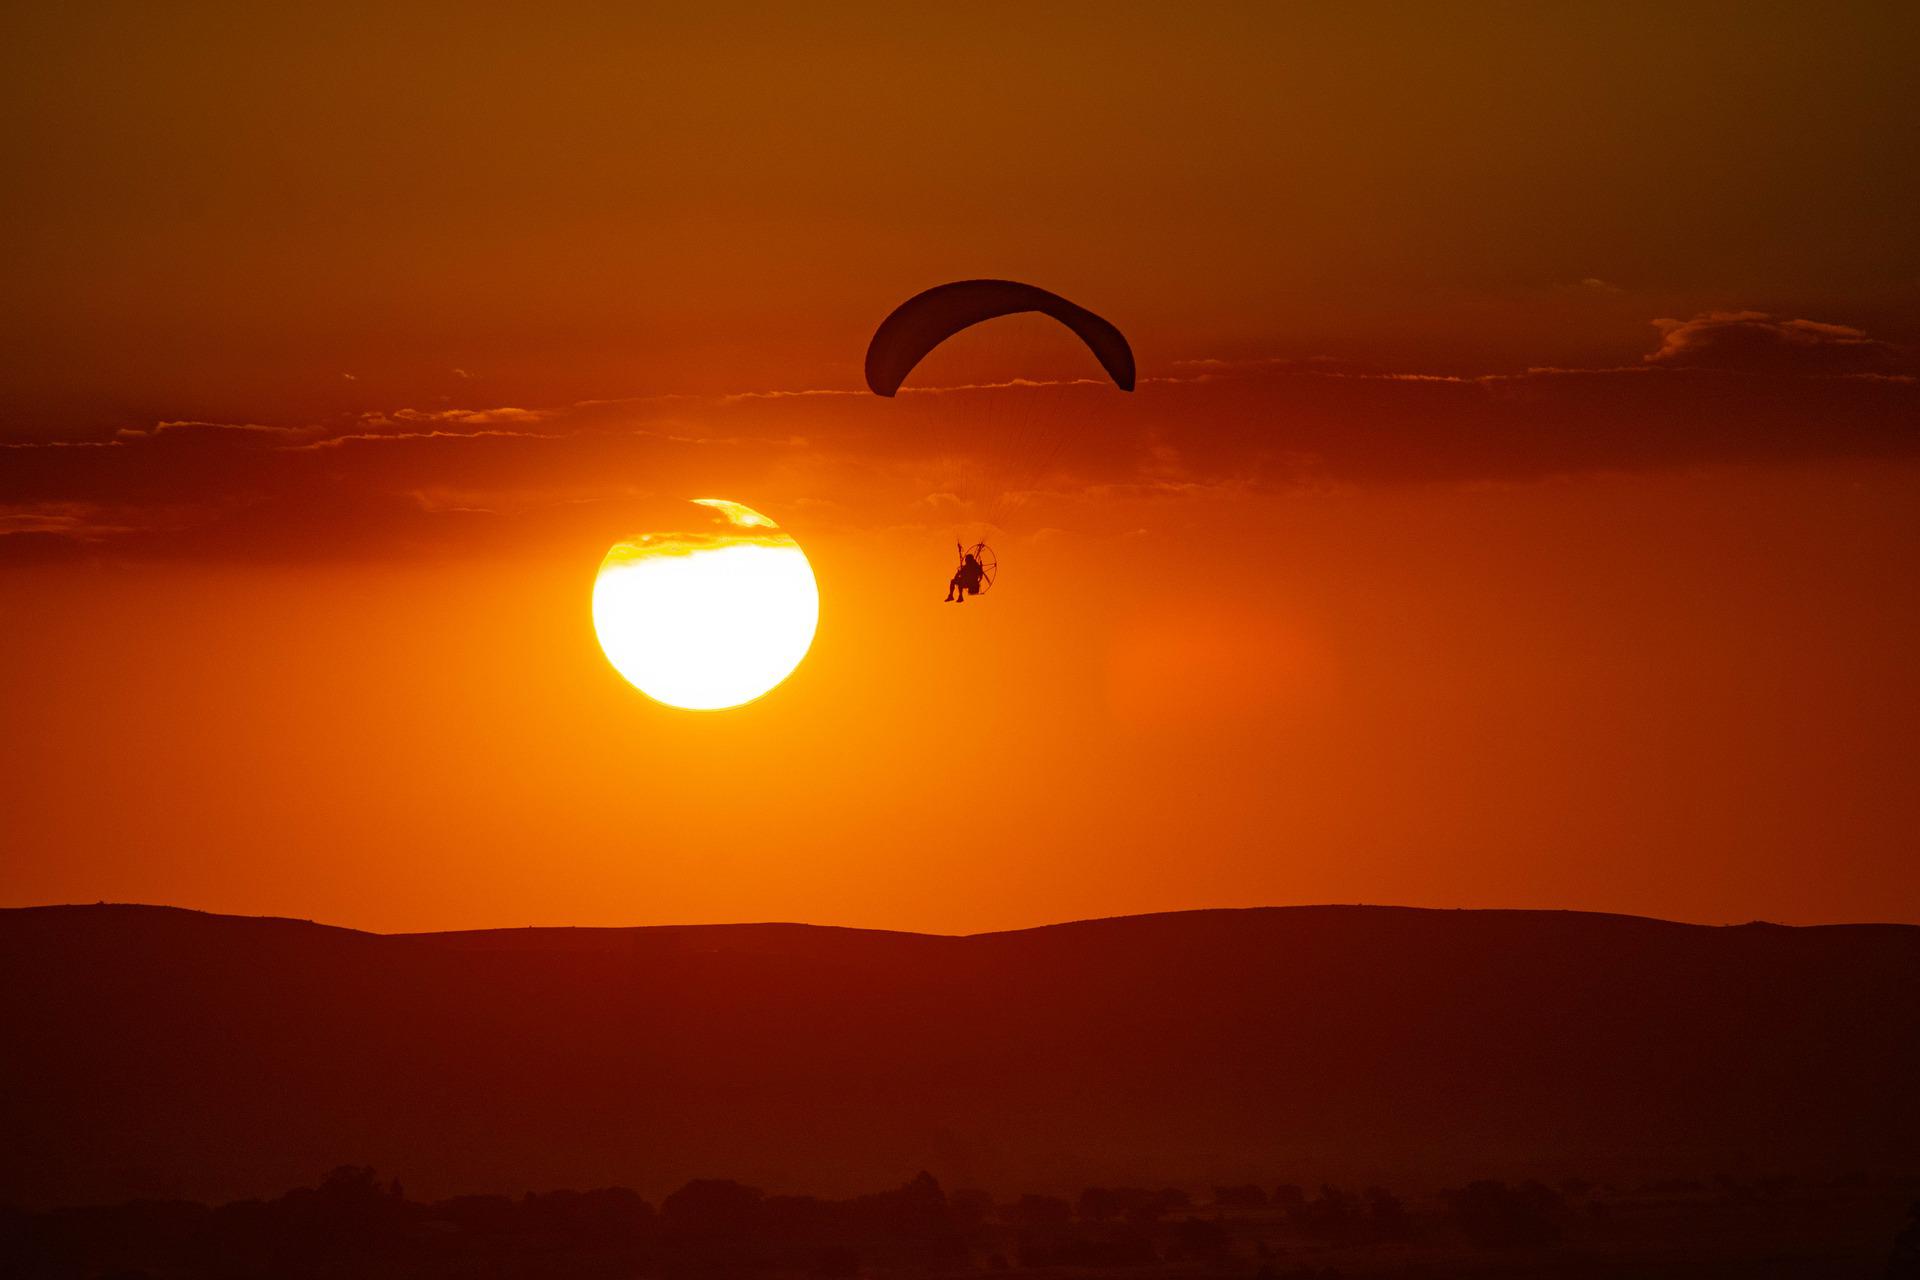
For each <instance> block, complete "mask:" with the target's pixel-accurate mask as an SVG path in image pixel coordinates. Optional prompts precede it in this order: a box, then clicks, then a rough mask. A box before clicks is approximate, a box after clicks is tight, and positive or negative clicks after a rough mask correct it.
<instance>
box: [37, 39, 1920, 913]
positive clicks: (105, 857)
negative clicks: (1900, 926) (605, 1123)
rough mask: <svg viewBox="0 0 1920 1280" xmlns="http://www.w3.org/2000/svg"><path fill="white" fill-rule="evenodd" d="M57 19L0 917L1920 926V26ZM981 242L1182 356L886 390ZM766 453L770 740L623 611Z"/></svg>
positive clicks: (1053, 348) (980, 349)
mask: <svg viewBox="0 0 1920 1280" xmlns="http://www.w3.org/2000/svg"><path fill="white" fill-rule="evenodd" d="M4 35H5V38H4V39H0V161H3V162H4V165H5V168H6V171H7V173H8V174H9V180H8V182H7V183H6V184H5V187H4V190H0V260H3V261H0V303H3V304H4V305H0V621H3V622H4V626H0V716H3V717H4V721H3V722H4V725H5V730H4V736H0V765H3V766H4V767H3V768H0V902H5V903H7V904H26V903H39V902H51V901H69V900H84V901H92V900H95V899H99V898H106V899H109V900H136V901H152V902H167V903H175V904H179V905H185V906H194V907H204V908H209V909H214V910H222V911H234V912H247V913H272V914H284V915H292V916H300V917H312V918H318V919H323V920H327V921H330V922H335V923H343V924H351V925H358V926H364V927H370V928H378V929H390V930H398V929H432V928H448V927H463V926H479V925H515V924H527V923H541V924H636V923H653V922H678V921H721V920H760V919H792V920H807V921H816V922H822V923H840V924H859V925H875V926H886V927H897V928H915V929H937V930H945V931H967V930H977V929H987V928H998V927H1006V926H1014V925H1024V924H1034V923H1041V922H1046V921H1052V920H1059V919H1067V918H1074V917H1080V916H1088V915H1102V914H1114V913H1121V912H1134V911H1150V910H1162V909H1171V908H1181V907H1193V906H1209V905H1255V904H1274V903H1304V902H1328V901H1334V902H1351V901H1365V902H1392V903H1408V904H1415V905H1431V906H1538V907H1569V908H1582V909H1595V910H1612V911H1629V912H1637V913H1644V914H1651V915H1660V916H1669V917H1677V918H1682V919H1690V920H1702V921H1737V920H1746V919H1751V918H1766V919H1774V920H1782V921H1793V922H1799V921H1827V920H1852V919H1883V920H1909V921H1920V859H1916V858H1915V856H1914V853H1915V846H1914V832H1915V831H1916V830H1920V788H1916V786H1915V783H1914V776H1913V767H1912V760H1913V737H1914V731H1915V726H1916V725H1920V669H1917V668H1916V663H1915V662H1914V658H1913V655H1914V654H1915V652H1916V651H1920V590H1916V585H1915V584H1916V581H1920V578H1917V577H1916V574H1915V572H1914V564H1915V559H1916V553H1920V381H1917V380H1916V379H1917V378H1920V357H1917V355H1916V351H1917V349H1920V235H1916V234H1915V233H1914V225H1915V217H1914V212H1915V210H1916V209H1920V178H1916V176H1915V175H1916V174H1920V102H1917V101H1916V92H1915V90H1914V88H1913V76H1912V68H1913V67H1914V65H1916V59H1917V58H1920V11H1915V10H1914V9H1913V8H1912V7H1911V6H1890V5H1877V6H1868V5H1862V6H1842V7H1838V8H1834V7H1820V8H1816V7H1813V6H1761V5H1753V4H1738V5H1688V6H1681V7H1678V8H1676V7H1673V6H1671V5H1660V6H1654V5H1645V6H1633V5H1619V4H1609V5H1595V6H1591V7H1586V8H1571V9H1569V8H1568V7H1564V6H1555V7H1552V8H1550V9H1543V8H1540V7H1538V6H1520V5H1514V6H1505V5H1490V6H1454V5H1435V6H1431V7H1420V6H1407V5H1394V6H1342V7H1338V8H1335V9H1327V8H1325V7H1304V6H1303V7H1298V8H1293V7H1283V6H1246V7H1205V6H1192V5H1181V6H1177V7H1176V6H1168V7H1166V8H1163V9H1158V10H1154V9H1148V8H1145V7H1122V8H1119V9H1118V11H1116V7H1114V6H1086V7H1079V8H1076V7H1069V6H1064V5H1061V6H1051V5H1050V6H1033V5H1009V6H1002V7H994V6H967V7H965V8H963V9H949V10H940V11H937V12H925V11H921V10H903V9H900V8H898V7H897V6H889V7H878V6H874V7H868V8H864V9H863V8H860V7H857V6H841V7H839V8H838V9H836V11H835V12H833V13H832V14H821V13H813V12H807V11H803V10H799V9H795V8H788V7H776V6H768V7H732V8H716V7H714V6H711V5H700V6H688V7H686V8H684V9H681V10H678V11H672V10H666V9H662V8H659V7H646V8H643V7H641V6H628V5H618V6H616V5H606V6H579V5H563V4H562V5H556V4H546V5H541V6H529V7H523V8H517V9H509V8H494V7H488V8H485V9H484V10H475V9H474V8H472V7H468V6H450V5H449V6H426V5H400V6H395V5H391V4H387V5H379V6H374V5H369V6H366V7H364V8H361V7H356V6H346V5H342V6H337V7H333V8H331V9H329V10H328V11H327V12H326V13H324V14H321V13H318V12H307V13H303V14H289V13H281V12H266V11H263V10H261V9H260V8H258V7H255V6H237V5H236V6H231V7H216V6H161V7H156V6H148V5H127V6H112V5H95V6H86V7H76V6H56V5H16V6H14V7H12V8H11V9H10V10H9V16H8V18H7V19H6V23H5V32H4ZM976 275H992V276H1006V277H1013V278H1019V279H1028V280H1032V281H1034V282H1036V283H1039V284H1043V285H1046V286H1048V287H1050V288H1054V289H1057V290H1059V291H1060V292H1062V293H1065V294H1067V295H1068V296H1070V297H1072V298H1074V299H1076V300H1077V301H1080V302H1082V303H1084V304H1086V305H1088V306H1090V307H1093V308H1095V309H1096V310H1098V311H1100V312H1101V313H1102V314H1104V315H1106V316H1108V317H1109V318H1110V319H1112V320H1114V321H1115V322H1116V323H1118V324H1119V325H1120V326H1121V327H1122V328H1124V329H1125V330H1126V331H1127V333H1128V334H1129V336H1130V337H1131V338H1132V340H1133V343H1134V347H1135V350H1136V352H1137V354H1138V357H1139V361H1140V369H1141V376H1142V382H1141V387H1140V390H1139V391H1138V392H1136V393H1135V394H1134V395H1132V396H1123V395H1121V394H1119V393H1118V392H1114V391H1112V390H1110V389H1107V388H1103V387H1100V386H1098V385H1095V384H1093V383H1082V382H1078V381H1075V380H1078V379H1091V378H1094V377H1097V375H1098V369H1097V366H1095V365H1094V364H1093V362H1092V360H1091V358H1090V357H1088V356H1087V355H1086V353H1084V352H1082V351H1080V350H1078V349H1076V348H1075V347H1074V345H1073V343H1072V341H1071V340H1070V339H1069V338H1067V337H1065V336H1064V335H1063V334H1060V333H1056V332H1053V331H1051V330H1050V329H1048V327H1047V326H1046V324H1045V322H1041V321H1025V320H1022V321H1012V322H1007V323H1005V324H1002V325H998V326H994V327H992V328H991V329H989V330H982V331H980V332H978V333H977V334H972V335H967V336H966V337H965V338H963V339H962V340H958V341H956V342H955V343H954V344H952V346H951V348H950V349H947V350H943V351H942V352H940V353H937V354H936V356H935V357H934V358H932V359H931V360H929V362H928V363H927V365H925V366H923V368H922V370H921V371H920V373H919V374H918V375H917V377H916V381H917V382H918V383H919V384H920V385H921V386H922V387H925V388H942V387H944V388H960V387H966V386H968V385H971V384H977V383H982V382H988V383H991V382H998V381H1004V380H1006V379H1008V378H1011V377H1014V376H1022V377H1025V378H1028V379H1030V380H1033V381H1035V382H1039V383H1042V384H1057V383H1064V385H1040V386H1010V387H989V388H986V389H973V390H950V391H946V392H939V393H936V392H932V391H924V390H923V391H922V392H920V393H919V394H917V395H912V394H909V395H903V396H902V397H901V398H900V399H898V400H897V401H890V402H888V401H879V400H877V399H875V398H874V397H871V396H869V395H867V394H866V393H865V392H864V390H863V388H862V387H861V383H860V373H859V369H860V360H861V356H862V354H863V352H864V348H865V343H866V339H867V337H868V335H869V334H870V333H871V331H872V328H873V326H874V325H875V324H877V323H878V321H879V320H880V318H881V317H882V316H884V315H885V314H886V312H887V311H888V310H889V309H890V308H891V307H892V306H893V305H894V304H895V303H897V302H898V301H900V300H901V299H902V298H904V297H906V296H907V295H909V294H911V293H913V292H915V291H917V290H919V289H921V288H924V287H927V286H928V285H931V284H935V283H938V282H940V281H943V280H947V279H954V278H961V277H967V276H976ZM796 393H800V394H796ZM707 496H719V497H726V498H730V499H734V500H737V501H740V502H744V503H748V504H750V505H751V506H753V507H755V508H757V509H759V510H761V511H764V512H766V513H767V514H768V515H770V516H772V517H773V518H775V519H776V520H778V521H779V522H780V523H781V525H782V526H783V527H785V528H786V529H788V530H789V531H791V532H792V533H793V534H794V536H795V537H797V538H798V539H799V540H800V542H801V544H802V545H803V546H804V547H805V549H806V550H807V553H808V555H809V556H810V558H811V559H812V561H813V564H814V566H815V569H816V572H817V574H818V576H819V579H820V586H821V593H822V612H821V626H820V632H819V636H818V639H817V640H816V643H815V647H814V650H813V653H812V655H811V656H810V657H809V659H808V660H807V661H806V662H805V663H804V664H803V665H802V667H801V668H800V670H799V672H798V673H796V675H795V676H794V677H793V678H792V679H791V680H789V681H788V682H787V684H785V685H784V686H782V687H781V688H780V689H778V690H776V691H775V692H774V693H773V694H771V695H770V696H769V697H768V698H766V699H764V700H762V701H761V702H758V703H755V704H753V705H751V706H749V707H747V708H744V709H741V710H738V711H733V712H727V713H721V714H716V715H707V716H700V715H692V714H688V713H682V712H674V711H670V710H668V709H665V708H662V707H659V706H656V705H654V704H652V703H650V702H648V701H647V700H646V699H645V698H643V697H642V696H641V695H639V694H638V693H636V692H634V691H633V690H631V689H630V688H629V687H627V686H626V685H625V684H624V683H623V682H622V681H621V680H620V679H619V677H618V676H617V675H616V674H615V673H614V672H613V671H612V669H611V668H610V667H609V666H608V665H607V663H606V662H605V660H604V658H603V657H602V656H601V654H600V651H599V648H598V646H597V644H596V642H595V639H594V636H593V633H592V626H591V618H590V614H589V594H590V590H591V585H592V580H593V574H594V571H595V570H596V569H597V567H598V565H599V563H600V560H601V557H602V556H603V555H604V554H605V552H606V549H607V547H608V546H609V545H611V544H612V543H614V542H616V541H619V540H620V539H622V538H624V537H626V536H629V535H631V534H634V533H637V532H642V531H644V530H646V529H648V528H650V527H657V526H658V522H660V521H662V520H665V521H669V522H671V521H672V520H673V519H674V518H675V517H674V515H673V514H672V513H673V512H675V511H677V510H680V509H682V508H681V506H680V504H681V503H682V502H683V500H684V499H687V498H692V497H707ZM984 531H991V533H992V537H993V541H994V542H995V544H996V546H998V547H999V548H1000V552H1001V557H1002V560H1003V563H1004V569H1003V574H1004V576H1003V580H1002V583H1001V585H1000V587H999V588H997V589H996V592H995V593H994V594H993V596H992V597H991V598H990V599H989V600H987V601H984V602H982V603H983V606H984V607H982V608H978V609H973V608H969V609H967V610H966V611H964V615H961V611H958V610H949V609H945V608H942V607H940V605H939V597H940V593H941V592H942V591H943V590H944V585H945V578H946V575H947V573H948V572H949V571H950V569H951V563H950V561H951V552H950V548H951V544H952V542H953V540H954V537H955V535H956V534H957V533H967V532H971V533H973V535H974V536H979V534H980V533H981V532H984ZM956 615H960V616H956Z"/></svg>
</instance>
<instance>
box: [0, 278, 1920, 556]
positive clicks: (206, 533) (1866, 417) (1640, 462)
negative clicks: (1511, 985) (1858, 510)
mask: <svg viewBox="0 0 1920 1280" xmlns="http://www.w3.org/2000/svg"><path fill="white" fill-rule="evenodd" d="M1659 328H1660V346H1659V349H1658V350H1656V351H1654V352H1652V353H1651V354H1650V355H1649V356H1648V357H1647V358H1646V359H1645V360H1644V361H1643V362H1641V363H1637V364H1634V365H1631V366H1628V367H1624V368H1595V369H1556V368H1537V369H1528V370H1522V371H1517V372H1514V371H1508V372H1489V373H1483V374H1478V375H1471V374H1461V373H1429V372H1422V371H1418V370H1392V369H1365V368H1361V367H1358V366H1355V365H1352V364H1349V363H1342V362H1337V361H1326V360H1311V359H1309V360H1296V359H1291V358H1285V357H1274V358H1236V359H1203V360H1193V361H1187V362H1183V364H1182V365H1181V366H1180V367H1178V368H1176V369H1172V370H1169V371H1168V372H1167V373H1165V374H1163V375H1160V376H1155V377H1151V378H1145V379H1142V381H1141V383H1140V387H1139V390H1138V391H1136V392H1135V393H1134V394H1132V395H1122V394H1120V393H1118V392H1115V391H1114V390H1113V389H1112V388H1111V387H1109V386H1106V385H1104V384H1100V383H1097V382H1080V381H1063V382H1054V383H1046V384H1036V383H1030V382H1024V381H1017V382H1008V383H1004V384H994V385H983V386H979V387H974V388H970V389H968V390H967V392H966V394H926V395H917V396H902V397H899V398H897V399H894V400H881V399H879V398H877V397H874V396H872V395H868V394H865V393H862V392H854V391H844V390H839V391H836V390H833V389H820V390H817V391H814V392H812V393H806V392H800V393H784V394H783V393H778V392H774V393H769V392H755V393H748V394H740V395H711V396H692V395H676V396H660V397H646V398H631V399H623V400H599V401H583V402H580V403H576V404H572V405H565V406H557V407H549V408H540V407H525V406H511V405H507V406H495V407H485V406H473V407H459V408H436V409H425V410H423V409H414V408H404V407H403V408H395V409H391V410H388V411H385V412H380V413H367V414H358V415H353V416H349V417H344V418H341V419H338V420H334V421H330V422H322V423H304V424H281V425H275V424H260V423H250V422H241V423H215V422H197V421H185V420H166V421H161V422H157V423H155V424H154V425H152V426H150V427H144V428H138V429H127V430H120V431H117V432H101V433H98V434H96V435H94V436H92V437H89V438H81V439H74V438H46V439H39V440H35V439H15V440H12V441H8V442H6V443H5V448H6V454H5V458H6V464H5V465H4V466H0V517H3V518H0V561H7V560H14V561H18V560H23V559H37V560H44V559H46V558H48V557H49V556H52V555H57V554H60V553H61V552H62V551H63V550H64V551H65V552H66V553H68V554H84V555H96V554H110V555H126V556H184V557H196V558H202V559H220V558H229V559H230V558H248V559H280V560H285V559H294V560H299V559H316V558H340V557H347V556H352V557H381V556H399V555H419V554H430V553H431V554H441V553H444V554H471V553H474V552H476V551H479V550H482V549H486V548H492V549H495V550H505V551H511V550H512V549H513V548H515V547H519V546H533V545H540V546H546V547H552V546H554V545H556V540H565V539H570V538H571V539H578V540H579V542H580V544H581V546H583V547H587V548H589V549H591V548H593V547H595V546H597V548H598V549H599V550H604V548H605V546H606V545H607V544H608V543H609V542H610V541H613V540H615V539H616V538H618V537H622V536H626V535H627V534H628V533H630V532H632V531H633V530H634V529H637V528H641V527H643V526H642V525H640V524H639V523H636V522H637V521H638V520H639V516H638V515H637V514H636V513H637V512H638V511H639V510H640V509H641V506H642V505H644V504H645V503H647V502H652V501H655V500H659V501H666V500H671V501H674V502H680V501H683V500H684V499H685V498H686V497H687V496H689V495H693V494H701V493H719V494H725V495H727V496H729V497H731V498H735V499H737V500H739V501H743V502H747V503H748V504H749V505H752V506H755V507H757V508H759V509H762V510H766V511H768V512H769V513H770V514H775V513H780V512H801V511H807V512H812V513H815V516H816V518H817V519H818V520H821V521H831V522H833V523H835V524H837V525H840V526H842V527H860V528H883V527H887V526H889V525H891V524H897V523H905V522H912V521H914V520H922V521H923V520H924V519H925V507H924V505H923V504H922V502H921V499H922V498H923V496H924V495H927V494H930V493H934V494H937V493H943V492H951V493H956V494H958V495H960V496H961V497H962V498H965V499H966V500H967V501H969V502H974V503H980V504H983V505H982V508H981V509H983V510H991V509H993V508H994V507H995V506H996V505H998V506H1001V507H1004V508H1006V509H1009V510H1015V511H1018V512H1019V513H1021V518H1023V519H1027V520H1028V521H1029V522H1030V523H1031V522H1039V523H1050V524H1060V523H1062V521H1078V522H1081V523H1082V524H1085V523H1086V522H1088V521H1094V522H1096V523H1097V522H1099V521H1101V520H1119V519H1123V518H1125V513H1124V511H1121V510H1119V508H1120V507H1124V505H1125V503H1126V502H1128V501H1135V500H1138V501H1146V500H1147V499H1146V497H1145V496H1143V495H1146V494H1148V493H1151V494H1152V495H1153V498H1152V500H1153V501H1155V502H1168V501H1181V500H1185V499H1184V498H1183V497H1182V495H1192V494H1202V493H1222V492H1233V493H1255V492H1262V491H1264V492H1275V491H1287V492H1298V491H1301V490H1306V489H1314V490H1317V489H1323V488H1326V487H1329V486H1364V485H1379V484H1434V483H1440V484H1450V483H1485V482H1530V481H1534V480H1539V479H1543V478H1547V477H1556V476H1567V475H1579V474H1591V473H1601V472H1630V471H1652V470H1660V469H1673V468H1684V467H1692V466H1700V465H1724V464H1732V465H1770V466H1771V465H1798V464H1804V463H1812V462H1820V461H1832V460H1858V459H1890V458H1892V459H1920V381H1916V380H1915V378H1914V377H1913V376H1911V375H1909V374H1904V373H1898V372H1892V371H1888V370H1887V369H1885V368H1881V369H1863V368H1862V367H1861V366H1862V365H1863V364H1866V363H1869V362H1871V361H1874V360H1886V359H1889V358H1890V353H1893V352H1895V351H1896V349H1895V348H1893V347H1892V346H1891V344H1886V343H1881V342H1876V341H1875V340H1874V339H1872V338H1871V337H1869V336H1868V335H1867V334H1865V333H1864V332H1862V331H1861V330H1859V329H1855V328H1851V327H1849V326H1845V325H1838V324H1822V323H1818V322H1813V321H1803V320H1788V321H1782V320H1776V319H1773V318H1772V317H1769V316H1768V315H1766V314H1765V313H1762V312H1753V311H1732V312H1716V313H1708V314H1705V315H1701V316H1696V317H1694V318H1693V319H1692V320H1688V321H1672V320H1669V321H1663V322H1660V325H1659ZM1756 353H1764V359H1761V358H1760V357H1759V356H1758V355H1756ZM1741 359H1745V360H1747V361H1748V362H1749V363H1757V364H1758V366H1759V368H1760V369H1761V370H1763V371H1764V376H1760V375H1759V374H1756V373H1754V372H1751V371H1749V370H1747V369H1745V368H1743V367H1742V366H1741V363H1740V361H1741ZM947 390H948V391H950V392H952V391H954V390H956V389H952V388H949V389H947ZM1029 446H1030V447H1029ZM995 449H998V450H1002V451H1004V452H1006V453H1007V454H1008V456H1006V457H983V456H981V455H982V454H983V451H990V450H995ZM1023 450H1024V452H1023ZM983 463H984V464H985V465H984V466H983V465H982V464H983ZM983 475H986V476H991V477H992V480H991V481H987V480H983V479H982V476H983ZM989 483H991V484H993V485H997V486H999V487H998V488H995V489H993V490H992V491H991V492H986V491H983V486H984V485H986V484H989ZM1092 495H1111V498H1110V500H1109V499H1101V501H1107V502H1108V505H1109V506H1110V507H1113V508H1114V509H1113V511H1112V512H1111V514H1110V517H1109V516H1103V515H1102V514H1101V506H1100V502H1099V501H1094V500H1093V497H1092ZM821 513H831V514H821ZM775 518H776V519H777V518H779V516H778V514H775ZM597 554H598V551H595V552H594V555H595V556H597Z"/></svg>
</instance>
